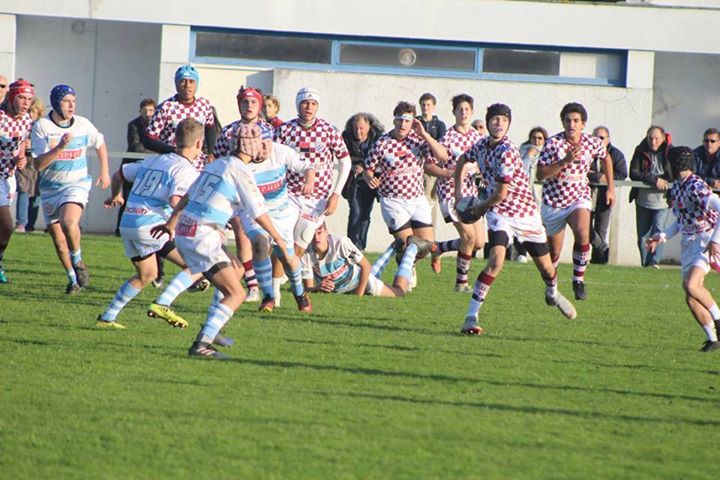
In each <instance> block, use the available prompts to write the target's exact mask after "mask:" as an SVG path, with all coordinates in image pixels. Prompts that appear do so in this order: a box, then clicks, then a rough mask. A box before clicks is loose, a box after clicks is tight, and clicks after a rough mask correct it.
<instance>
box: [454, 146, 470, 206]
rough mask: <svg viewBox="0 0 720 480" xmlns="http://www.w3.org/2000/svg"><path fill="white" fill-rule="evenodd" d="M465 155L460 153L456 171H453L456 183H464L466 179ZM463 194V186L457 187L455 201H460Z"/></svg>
mask: <svg viewBox="0 0 720 480" xmlns="http://www.w3.org/2000/svg"><path fill="white" fill-rule="evenodd" d="M466 158H467V157H465V155H464V154H463V155H460V158H458V159H457V165H455V171H454V172H453V179H454V180H455V185H462V182H463V180H464V176H465V163H466ZM461 195H462V188H456V189H455V201H456V202H457V201H459V200H460V197H461Z"/></svg>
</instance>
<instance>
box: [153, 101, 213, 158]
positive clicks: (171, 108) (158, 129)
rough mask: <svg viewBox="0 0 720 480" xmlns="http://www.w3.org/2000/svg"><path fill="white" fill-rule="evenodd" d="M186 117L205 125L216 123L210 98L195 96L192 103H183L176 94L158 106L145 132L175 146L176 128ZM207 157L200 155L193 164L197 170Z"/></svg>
mask: <svg viewBox="0 0 720 480" xmlns="http://www.w3.org/2000/svg"><path fill="white" fill-rule="evenodd" d="M186 118H194V119H195V120H197V121H198V122H200V123H201V124H202V125H205V126H212V125H215V117H214V116H213V112H212V105H211V104H210V101H209V100H208V99H206V98H203V97H195V101H193V102H192V103H182V102H180V101H179V100H178V99H177V95H175V96H173V97H170V98H168V99H167V100H165V101H164V102H162V103H161V104H160V105H158V106H157V108H156V109H155V113H154V114H153V116H152V118H151V119H150V123H148V126H147V128H146V129H145V133H146V134H147V136H148V137H150V138H153V139H155V140H160V141H161V142H163V143H166V144H168V145H172V146H175V129H176V128H177V126H178V123H180V122H182V121H183V120H185V119H186ZM205 159H206V156H205V155H200V157H198V159H197V160H195V162H194V163H193V166H194V167H195V168H196V169H197V170H202V168H203V166H204V165H205Z"/></svg>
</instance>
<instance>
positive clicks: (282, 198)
mask: <svg viewBox="0 0 720 480" xmlns="http://www.w3.org/2000/svg"><path fill="white" fill-rule="evenodd" d="M247 166H248V168H249V169H250V171H251V172H252V173H253V176H254V177H255V182H256V183H257V186H258V188H259V189H260V193H262V196H263V198H264V199H265V203H266V204H267V207H268V210H269V211H270V215H271V216H274V214H280V213H282V212H284V211H286V210H287V209H288V207H289V201H288V189H287V178H286V176H287V172H288V171H290V172H293V173H297V174H300V175H303V176H304V175H305V174H306V173H307V172H308V170H313V169H314V168H313V166H312V164H311V163H309V162H305V161H303V160H301V159H300V157H299V156H298V154H297V152H296V151H295V150H293V149H292V148H290V147H286V146H285V145H281V144H279V143H274V142H273V144H272V153H271V155H270V158H268V159H267V160H265V161H263V162H260V163H253V162H251V163H248V164H247Z"/></svg>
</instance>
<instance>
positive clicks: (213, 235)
mask: <svg viewBox="0 0 720 480" xmlns="http://www.w3.org/2000/svg"><path fill="white" fill-rule="evenodd" d="M224 243H225V233H224V232H221V231H219V230H215V229H214V228H212V227H209V226H207V225H198V226H197V228H196V229H195V231H194V236H192V237H186V236H181V235H176V236H175V246H176V247H177V249H178V252H180V255H182V257H183V259H184V260H185V264H186V265H187V267H188V268H189V269H190V272H191V273H193V274H195V273H205V272H207V271H208V270H210V269H211V268H212V267H214V266H215V265H217V264H218V263H222V262H226V263H229V262H230V256H229V255H228V254H227V252H226V251H225V249H224V248H223V244H224Z"/></svg>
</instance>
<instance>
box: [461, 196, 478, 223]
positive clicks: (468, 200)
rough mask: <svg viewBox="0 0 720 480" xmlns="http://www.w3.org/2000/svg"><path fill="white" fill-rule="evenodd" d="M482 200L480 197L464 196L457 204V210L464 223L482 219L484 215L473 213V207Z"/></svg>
mask: <svg viewBox="0 0 720 480" xmlns="http://www.w3.org/2000/svg"><path fill="white" fill-rule="evenodd" d="M481 203H482V200H480V199H479V198H478V197H462V198H461V199H460V200H459V201H458V202H457V203H456V204H455V211H456V212H457V216H458V218H459V219H460V221H461V222H462V223H467V224H472V223H475V222H477V221H478V220H480V218H482V215H477V214H475V213H473V208H474V207H476V206H478V205H480V204H481Z"/></svg>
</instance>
